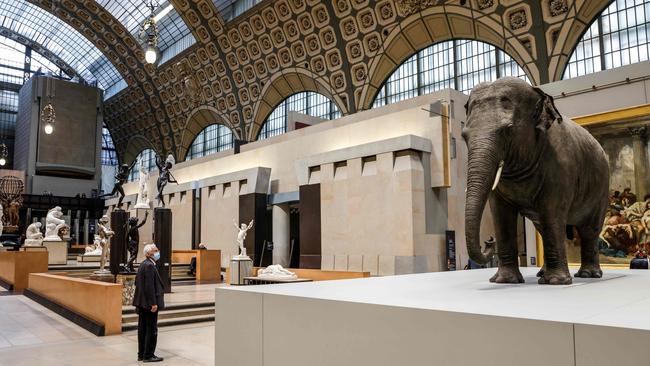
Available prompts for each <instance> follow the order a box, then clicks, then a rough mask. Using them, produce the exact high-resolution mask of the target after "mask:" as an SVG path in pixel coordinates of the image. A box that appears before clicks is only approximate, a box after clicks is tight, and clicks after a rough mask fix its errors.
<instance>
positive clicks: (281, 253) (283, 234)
mask: <svg viewBox="0 0 650 366" xmlns="http://www.w3.org/2000/svg"><path fill="white" fill-rule="evenodd" d="M289 240H290V239H289V205H288V204H283V205H274V206H273V264H280V265H282V266H283V267H288V266H289V260H290V258H289V255H290V253H289V251H290V250H291V245H290V243H289Z"/></svg>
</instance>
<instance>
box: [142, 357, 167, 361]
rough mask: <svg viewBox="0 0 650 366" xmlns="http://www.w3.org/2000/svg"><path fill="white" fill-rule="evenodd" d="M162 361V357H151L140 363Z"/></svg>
mask: <svg viewBox="0 0 650 366" xmlns="http://www.w3.org/2000/svg"><path fill="white" fill-rule="evenodd" d="M162 360H163V358H162V357H158V356H153V357H151V358H146V359H145V360H144V361H142V362H162Z"/></svg>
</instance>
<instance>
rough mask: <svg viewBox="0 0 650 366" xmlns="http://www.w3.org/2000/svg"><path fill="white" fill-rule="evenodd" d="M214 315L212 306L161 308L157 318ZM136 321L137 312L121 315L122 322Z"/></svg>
mask: <svg viewBox="0 0 650 366" xmlns="http://www.w3.org/2000/svg"><path fill="white" fill-rule="evenodd" d="M205 315H208V316H210V315H211V316H214V306H211V307H203V308H195V309H178V310H162V311H161V312H160V314H158V320H159V321H161V320H164V319H185V318H192V317H196V316H205ZM137 322H138V314H135V313H133V314H125V315H122V324H128V323H136V324H137Z"/></svg>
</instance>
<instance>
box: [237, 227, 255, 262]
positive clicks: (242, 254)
mask: <svg viewBox="0 0 650 366" xmlns="http://www.w3.org/2000/svg"><path fill="white" fill-rule="evenodd" d="M233 224H235V227H236V228H237V230H238V232H237V245H239V255H237V256H236V258H248V256H247V255H246V247H244V240H246V233H247V232H248V230H250V229H251V228H252V227H253V220H251V222H250V224H248V225H246V224H241V225H240V226H238V225H237V221H234V220H233Z"/></svg>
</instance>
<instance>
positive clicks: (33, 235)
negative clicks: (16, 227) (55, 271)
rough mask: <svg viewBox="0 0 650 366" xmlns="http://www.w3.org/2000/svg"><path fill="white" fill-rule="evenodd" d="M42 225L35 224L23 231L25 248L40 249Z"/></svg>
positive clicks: (41, 244)
mask: <svg viewBox="0 0 650 366" xmlns="http://www.w3.org/2000/svg"><path fill="white" fill-rule="evenodd" d="M41 227H43V224H41V223H40V222H35V223H33V224H31V225H29V226H28V227H27V230H25V244H24V245H25V246H26V247H40V246H43V233H42V232H41Z"/></svg>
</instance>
